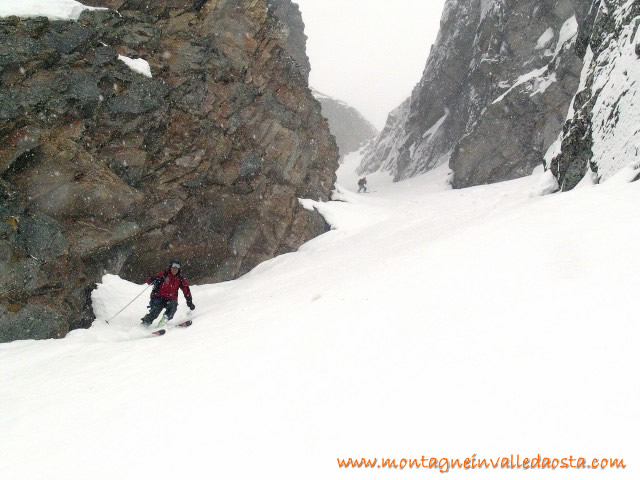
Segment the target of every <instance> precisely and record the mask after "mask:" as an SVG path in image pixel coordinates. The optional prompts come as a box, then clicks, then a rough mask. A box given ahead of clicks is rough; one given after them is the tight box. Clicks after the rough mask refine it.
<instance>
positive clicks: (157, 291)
mask: <svg viewBox="0 0 640 480" xmlns="http://www.w3.org/2000/svg"><path fill="white" fill-rule="evenodd" d="M147 283H148V284H151V285H153V290H151V301H150V302H149V306H148V308H149V313H147V314H146V315H145V316H144V318H143V319H142V325H144V326H145V327H148V326H149V325H151V324H152V323H153V321H154V320H155V319H156V318H158V315H160V312H162V310H163V309H166V310H165V313H164V315H163V317H162V320H161V322H160V323H161V324H164V323H166V322H168V321H169V320H171V319H172V318H173V316H174V315H175V314H176V310H177V309H178V289H181V290H182V293H183V294H184V298H185V300H186V301H187V306H188V307H189V308H190V309H191V310H193V309H195V308H196V306H195V305H194V304H193V300H192V299H191V290H189V282H187V279H186V278H184V277H183V276H182V273H181V266H180V262H179V261H178V260H171V262H170V263H169V267H168V268H167V269H166V270H165V271H164V272H160V273H158V274H156V275H153V276H151V277H149V278H147Z"/></svg>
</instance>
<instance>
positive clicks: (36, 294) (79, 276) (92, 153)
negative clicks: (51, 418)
mask: <svg viewBox="0 0 640 480" xmlns="http://www.w3.org/2000/svg"><path fill="white" fill-rule="evenodd" d="M85 3H86V4H92V5H94V6H103V5H106V6H109V7H117V8H119V13H118V12H115V11H113V10H109V11H90V12H84V13H83V14H82V16H81V17H80V19H79V21H77V22H59V21H58V22H52V21H48V20H46V19H44V18H38V19H31V20H19V19H17V18H9V19H0V82H1V83H0V118H1V119H2V122H1V123H0V125H1V126H0V173H1V174H2V181H1V184H0V187H1V188H0V190H1V191H0V194H1V200H0V214H1V215H2V222H1V223H0V230H1V232H0V235H1V238H0V252H2V254H1V256H0V270H1V271H2V277H3V282H2V287H0V311H2V313H0V341H9V340H13V339H19V338H47V337H56V336H58V337H59V336H63V335H65V334H66V332H67V331H68V330H69V329H72V328H76V327H81V326H87V325H88V324H89V323H90V321H91V320H92V314H91V309H90V305H89V303H88V298H89V293H90V290H91V286H92V283H93V282H96V281H99V280H100V278H101V277H102V275H103V274H104V273H114V274H120V275H122V276H123V277H124V278H127V279H130V280H133V281H136V282H142V281H143V280H144V278H145V275H146V274H149V273H152V272H156V271H158V270H159V269H161V268H164V267H165V266H166V264H167V262H168V260H169V259H170V258H172V257H178V258H180V259H181V260H182V262H183V265H184V267H183V270H184V271H185V274H186V275H187V276H188V278H189V279H190V280H191V281H192V282H196V283H199V282H215V281H220V280H228V279H232V278H236V277H238V276H240V275H242V274H243V273H245V272H247V271H249V270H250V269H251V268H252V267H254V266H255V265H257V264H258V263H260V262H262V261H264V260H266V259H269V258H272V257H273V256H275V255H278V254H280V253H284V252H289V251H292V250H295V249H296V248H297V247H298V246H300V245H301V244H302V243H303V242H305V241H307V240H309V239H310V238H312V237H314V236H316V235H318V234H320V233H322V232H324V231H325V229H326V228H327V226H326V224H325V222H324V221H323V220H322V218H321V217H320V216H319V215H317V214H314V213H312V212H308V211H307V210H304V209H303V208H301V207H300V205H299V202H298V198H299V197H303V198H313V199H321V200H326V199H328V197H329V195H330V192H331V189H332V188H333V185H334V182H335V170H336V168H337V158H338V154H337V147H336V145H335V140H334V139H333V137H332V136H331V134H330V132H329V128H328V125H327V122H326V120H325V119H324V118H323V117H322V116H321V113H320V104H319V103H318V102H317V101H316V100H315V99H314V98H313V97H312V95H311V92H310V90H309V89H308V85H307V76H308V73H309V67H308V59H307V58H306V55H304V45H297V46H296V48H293V45H294V44H296V42H297V41H296V40H295V39H301V38H302V39H303V38H304V33H303V32H302V29H303V24H302V21H301V19H298V21H296V22H290V20H291V19H292V18H295V17H296V12H297V7H295V6H294V5H292V4H291V2H290V1H289V0H277V1H274V0H270V1H269V2H267V0H237V1H234V2H224V1H219V0H209V1H205V0H199V1H188V2H187V1H182V0H165V1H155V2H142V1H119V0H106V1H95V2H93V3H92V2H87V1H85ZM285 22H290V23H285ZM119 55H123V56H126V57H131V58H138V57H141V58H144V59H145V60H147V61H148V62H149V64H150V67H151V72H152V75H153V76H152V78H148V77H146V76H144V75H141V74H140V73H137V72H135V71H133V70H131V69H130V68H129V67H128V66H127V65H125V63H124V62H123V61H121V60H120V59H119V57H118V56H119ZM143 313H144V312H141V316H142V314H143Z"/></svg>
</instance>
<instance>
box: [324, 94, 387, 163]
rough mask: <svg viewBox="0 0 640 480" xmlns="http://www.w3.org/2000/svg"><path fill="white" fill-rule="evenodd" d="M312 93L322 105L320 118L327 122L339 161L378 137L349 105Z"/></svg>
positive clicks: (369, 125)
mask: <svg viewBox="0 0 640 480" xmlns="http://www.w3.org/2000/svg"><path fill="white" fill-rule="evenodd" d="M312 92H313V96H314V97H315V98H316V100H318V101H319V102H320V105H322V116H324V117H325V118H326V119H327V120H328V121H329V129H330V130H331V133H332V134H333V136H335V137H336V143H337V144H338V150H339V152H340V159H341V160H342V159H343V158H344V157H345V156H346V155H349V154H350V153H352V152H356V151H358V150H360V149H361V148H362V147H363V146H365V145H366V144H367V143H368V142H370V141H371V140H373V139H374V138H375V137H376V136H377V135H378V131H377V130H376V128H375V127H374V126H373V125H371V123H370V122H369V121H368V120H367V119H366V118H364V116H363V115H362V114H361V113H360V112H359V111H358V110H356V109H355V108H354V107H352V106H351V105H349V104H347V103H345V102H343V101H340V100H338V99H336V98H333V97H330V96H328V95H325V94H324V93H321V92H319V91H317V90H315V89H312Z"/></svg>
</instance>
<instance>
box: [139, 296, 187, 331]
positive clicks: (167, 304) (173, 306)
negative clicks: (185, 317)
mask: <svg viewBox="0 0 640 480" xmlns="http://www.w3.org/2000/svg"><path fill="white" fill-rule="evenodd" d="M147 308H148V309H149V313H147V314H146V315H145V316H144V318H143V319H142V323H145V324H147V325H151V324H152V323H153V321H154V320H155V319H156V318H158V315H160V312H162V310H164V309H165V308H166V309H167V311H166V312H165V313H166V315H167V319H168V320H171V319H172V318H173V316H174V315H175V314H176V310H178V300H177V299H176V300H171V299H169V298H162V297H153V298H152V299H151V301H150V302H149V306H148V307H147Z"/></svg>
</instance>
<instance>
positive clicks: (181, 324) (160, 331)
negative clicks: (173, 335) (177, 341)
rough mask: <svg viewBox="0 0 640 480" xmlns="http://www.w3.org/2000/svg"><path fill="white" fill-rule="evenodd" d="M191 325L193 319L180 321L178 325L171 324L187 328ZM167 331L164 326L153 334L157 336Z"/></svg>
mask: <svg viewBox="0 0 640 480" xmlns="http://www.w3.org/2000/svg"><path fill="white" fill-rule="evenodd" d="M191 325H193V321H192V320H187V321H186V322H182V323H178V324H176V325H171V326H172V327H178V328H186V327H190V326H191ZM165 333H167V330H166V329H164V328H162V329H160V330H156V331H155V332H151V335H153V336H155V337H161V336H162V335H164V334H165Z"/></svg>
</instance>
